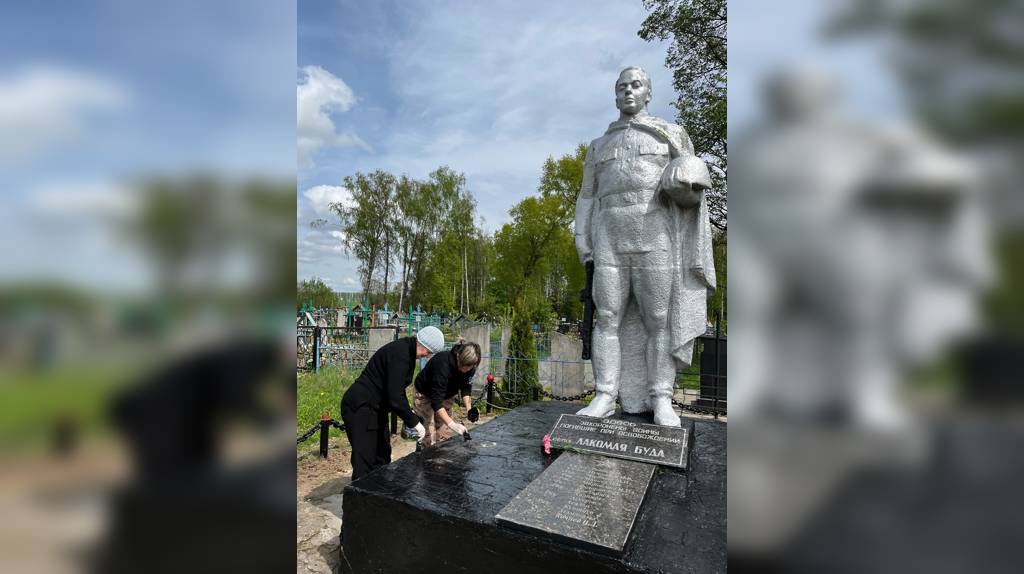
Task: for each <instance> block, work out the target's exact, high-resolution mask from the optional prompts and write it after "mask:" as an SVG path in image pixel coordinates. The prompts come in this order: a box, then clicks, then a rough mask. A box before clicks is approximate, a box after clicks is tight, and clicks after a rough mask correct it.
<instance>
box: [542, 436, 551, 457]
mask: <svg viewBox="0 0 1024 574" xmlns="http://www.w3.org/2000/svg"><path fill="white" fill-rule="evenodd" d="M544 454H551V435H549V434H546V435H544Z"/></svg>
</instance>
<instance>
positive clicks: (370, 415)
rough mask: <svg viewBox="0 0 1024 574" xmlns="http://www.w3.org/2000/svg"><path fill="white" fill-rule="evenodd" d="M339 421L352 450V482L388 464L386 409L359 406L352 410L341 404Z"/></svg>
mask: <svg viewBox="0 0 1024 574" xmlns="http://www.w3.org/2000/svg"><path fill="white" fill-rule="evenodd" d="M341 420H342V422H344V423H345V434H346V435H348V444H349V445H351V447H352V480H358V479H360V478H362V477H363V476H364V475H366V474H369V473H370V472H371V471H372V470H374V469H376V468H380V467H382V466H384V465H385V464H388V463H389V462H391V433H390V427H389V425H388V411H387V409H383V408H381V409H374V408H372V407H371V406H370V405H366V404H364V405H362V406H360V407H358V408H355V409H349V408H346V406H345V404H344V403H342V407H341Z"/></svg>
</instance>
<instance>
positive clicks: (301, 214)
mask: <svg viewBox="0 0 1024 574" xmlns="http://www.w3.org/2000/svg"><path fill="white" fill-rule="evenodd" d="M644 17H645V12H644V10H643V7H642V5H641V4H640V2H621V1H588V2H503V3H497V2H486V3H484V2H481V3H471V2H425V1H419V2H372V3H370V2H354V1H344V0H343V1H337V0H334V1H325V0H311V1H306V0H303V1H302V2H300V3H299V18H298V21H299V28H298V41H299V52H298V65H299V70H298V73H297V78H298V82H299V88H298V89H299V92H300V97H299V119H298V130H299V134H300V138H302V137H303V134H306V135H308V136H310V137H308V138H307V139H306V140H305V146H306V149H307V150H314V151H311V152H310V153H308V154H305V153H304V151H303V149H304V144H303V143H300V144H299V148H300V159H299V186H298V187H299V199H298V213H297V221H298V244H299V262H298V276H299V278H300V279H304V278H308V277H311V276H319V277H321V278H323V279H324V280H325V281H327V282H328V283H329V284H330V285H332V286H333V287H335V288H336V289H339V290H358V289H359V284H358V281H357V277H358V275H357V273H356V268H357V262H355V261H352V260H351V259H350V258H348V257H346V256H345V255H343V254H342V253H341V249H340V232H339V231H337V229H324V230H311V229H310V227H309V222H310V221H311V220H313V219H315V218H317V217H322V216H327V217H329V218H330V219H331V221H336V218H335V217H334V216H331V215H330V214H329V213H328V212H327V205H328V204H329V203H330V201H344V198H345V197H346V193H347V192H346V190H344V189H343V188H342V187H341V184H342V180H343V178H344V177H345V176H346V175H351V174H354V173H356V172H359V171H362V172H367V171H372V170H374V169H384V170H387V171H391V172H393V173H404V174H408V175H410V176H412V177H425V176H426V175H427V174H428V173H429V172H430V171H432V170H434V169H436V168H437V167H439V166H441V165H448V166H450V167H452V168H453V169H455V170H458V171H460V172H463V173H465V174H466V178H467V185H468V188H469V190H470V191H471V192H472V193H473V195H474V197H475V198H476V200H477V203H478V212H479V214H480V215H481V216H482V217H483V219H484V225H485V228H486V229H487V230H489V231H494V230H496V229H497V228H498V227H499V226H500V225H501V224H503V223H505V222H507V221H508V210H509V209H510V208H511V207H512V206H513V205H514V204H515V203H516V202H518V201H519V200H521V199H523V198H524V197H526V196H528V195H530V194H533V193H536V189H537V183H538V180H539V177H540V169H541V165H542V164H543V162H544V160H545V159H546V158H547V157H549V156H560V155H562V154H565V153H569V152H571V151H573V150H574V149H575V147H576V145H577V144H579V143H581V142H589V141H590V140H591V139H593V138H595V137H598V136H600V135H601V134H602V133H603V132H604V130H605V128H606V127H607V125H608V123H609V122H611V121H612V120H614V119H615V118H616V117H617V115H618V112H617V111H616V109H615V106H614V93H613V89H612V86H613V84H614V81H615V79H616V77H617V75H618V72H619V71H620V70H621V69H622V68H623V67H625V66H628V65H639V66H642V67H644V68H646V69H647V70H648V71H649V72H650V73H651V75H652V77H653V82H654V100H653V101H652V103H651V111H652V113H654V114H656V115H659V116H662V117H666V118H670V119H671V118H674V113H673V110H672V109H671V108H670V105H669V104H670V102H671V101H672V100H674V99H675V97H674V95H673V93H672V88H671V77H670V74H669V72H668V71H667V70H666V69H665V67H664V59H665V49H666V45H665V44H664V43H647V42H644V41H643V40H641V39H640V38H639V37H638V36H637V35H636V32H637V30H638V29H639V28H640V24H641V22H642V21H643V19H644ZM303 94H304V95H305V96H304V95H303ZM304 97H305V98H306V99H305V101H306V102H307V104H309V105H305V106H304V104H303V101H304ZM318 111H323V113H322V114H318V113H316V112H318ZM325 117H326V118H328V119H329V120H330V122H331V129H328V130H326V131H325V130H324V129H323V128H324V127H325V126H324V124H323V120H324V118H325Z"/></svg>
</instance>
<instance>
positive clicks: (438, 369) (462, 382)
mask: <svg viewBox="0 0 1024 574" xmlns="http://www.w3.org/2000/svg"><path fill="white" fill-rule="evenodd" d="M479 364H480V345H477V344H476V343H460V344H458V345H455V346H454V347H452V349H451V350H450V351H442V352H440V353H438V354H436V355H434V358H432V359H430V361H429V362H428V363H427V366H426V368H424V369H421V370H420V374H419V375H417V376H416V386H415V391H414V393H413V405H414V408H415V409H416V414H418V415H419V416H420V418H421V419H422V420H423V424H424V425H425V426H426V434H423V433H420V436H421V437H422V440H421V442H422V444H423V446H424V447H428V446H433V445H434V444H437V443H439V442H441V441H444V440H447V439H449V438H451V436H452V434H451V433H455V434H458V435H461V434H463V433H465V432H466V427H464V426H463V425H461V424H459V423H458V422H456V421H455V420H454V419H453V418H452V405H453V404H454V402H455V395H458V394H461V395H462V403H463V406H464V407H465V408H466V411H467V412H468V413H469V420H470V421H471V422H473V421H476V420H477V418H478V417H479V413H478V412H477V410H476V409H474V408H471V407H472V400H473V399H472V396H471V392H472V390H473V375H475V374H476V368H477V366H478V365H479ZM449 431H450V432H449Z"/></svg>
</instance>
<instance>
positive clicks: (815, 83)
mask: <svg viewBox="0 0 1024 574" xmlns="http://www.w3.org/2000/svg"><path fill="white" fill-rule="evenodd" d="M839 96H840V88H839V84H838V82H837V80H836V78H835V77H833V76H832V75H831V74H829V73H828V72H825V71H823V70H821V69H820V68H813V67H793V68H784V69H780V70H776V71H775V72H774V73H773V74H772V75H771V76H769V77H768V79H767V80H766V81H765V84H764V98H765V101H766V102H767V106H768V109H769V111H770V112H771V113H772V114H774V116H775V117H776V118H777V119H782V120H790V121H793V120H796V121H801V120H804V121H806V120H811V119H814V118H815V117H818V116H820V115H821V114H823V113H826V112H828V111H829V110H830V109H832V108H833V106H834V105H835V103H836V102H837V101H838V100H839Z"/></svg>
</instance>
